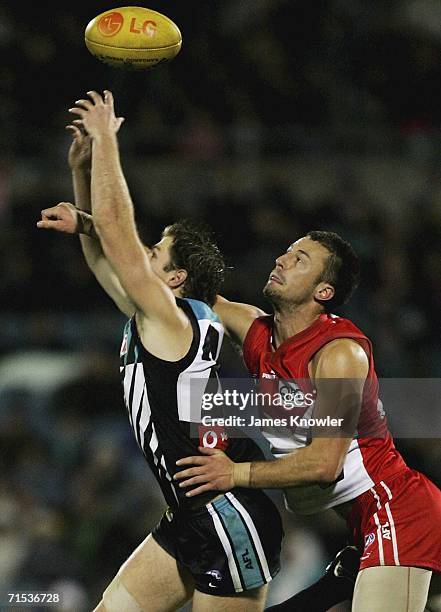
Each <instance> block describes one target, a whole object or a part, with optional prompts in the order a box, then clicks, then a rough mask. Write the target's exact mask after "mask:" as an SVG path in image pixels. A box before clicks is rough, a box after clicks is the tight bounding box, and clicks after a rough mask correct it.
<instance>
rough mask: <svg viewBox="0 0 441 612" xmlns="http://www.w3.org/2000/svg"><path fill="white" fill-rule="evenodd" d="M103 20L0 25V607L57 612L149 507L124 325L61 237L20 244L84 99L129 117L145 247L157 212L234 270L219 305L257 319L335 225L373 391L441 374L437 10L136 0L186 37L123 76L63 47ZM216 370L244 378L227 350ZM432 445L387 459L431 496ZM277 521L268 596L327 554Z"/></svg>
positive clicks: (44, 8)
mask: <svg viewBox="0 0 441 612" xmlns="http://www.w3.org/2000/svg"><path fill="white" fill-rule="evenodd" d="M113 6H115V4H112V3H110V4H109V3H107V2H87V3H86V2H75V3H70V4H69V3H58V5H56V6H53V7H51V8H48V5H46V4H41V3H31V2H21V3H19V4H14V5H13V4H12V2H10V1H9V2H6V3H2V5H1V7H0V51H1V58H2V61H1V65H0V130H1V132H0V133H1V140H0V220H1V227H2V231H1V234H0V252H1V258H0V262H1V263H0V266H1V285H2V287H1V309H0V317H1V325H0V334H1V343H0V347H1V359H0V399H1V405H0V447H1V455H0V457H1V458H0V462H1V463H0V466H1V470H0V590H2V591H3V590H8V591H12V590H48V589H52V590H54V589H57V590H60V589H62V590H63V592H64V594H65V602H66V605H65V608H64V609H65V610H72V611H74V612H81V611H82V610H87V609H90V607H91V605H92V604H93V603H95V602H96V601H97V600H98V598H99V594H100V593H101V590H102V588H103V587H104V586H105V584H106V583H107V582H108V580H109V579H110V578H111V577H112V576H113V574H114V573H115V571H116V570H117V568H118V567H119V565H120V563H121V561H122V560H123V559H124V558H125V557H126V556H127V555H128V553H129V552H130V551H131V550H132V549H133V548H134V547H135V546H136V545H137V544H138V542H139V541H140V540H141V539H142V538H143V537H144V535H145V534H146V533H147V532H148V530H149V529H150V528H151V527H152V526H153V525H154V523H155V522H156V520H157V519H158V517H159V516H160V514H161V510H162V507H163V503H162V500H161V496H160V494H159V493H158V489H157V487H156V485H155V483H154V482H153V480H152V477H151V475H150V474H149V472H148V469H147V466H146V465H144V462H143V460H142V458H141V456H140V454H139V452H138V450H137V448H136V447H135V444H134V442H133V441H132V438H131V434H130V430H129V427H128V424H127V422H126V417H125V414H124V409H123V406H122V399H121V394H120V388H119V380H118V373H117V371H118V362H117V352H118V347H119V343H120V333H121V330H122V325H123V322H124V321H123V319H122V318H121V317H120V316H119V315H118V313H116V311H115V309H114V307H113V305H112V304H111V302H110V301H109V299H108V298H106V296H105V295H104V294H103V293H102V292H101V290H100V289H99V288H98V287H97V285H96V283H95V281H94V279H93V278H92V276H91V274H90V273H89V272H88V270H87V268H86V266H85V264H84V263H83V261H82V256H81V251H80V248H79V244H78V241H77V239H76V238H71V237H67V236H61V235H55V234H48V233H43V232H41V231H37V229H36V227H35V223H36V221H37V219H38V218H39V212H40V210H41V209H42V208H45V207H48V206H50V205H53V204H55V203H57V202H58V201H61V200H69V199H71V198H72V190H71V184H70V173H69V169H68V167H67V163H66V156H67V150H68V146H69V137H68V135H67V134H66V133H65V131H64V129H63V128H64V125H66V123H68V122H69V115H68V113H67V112H66V109H67V108H69V107H70V106H72V102H73V101H74V100H76V99H77V98H78V97H81V96H83V95H84V93H85V92H86V91H87V90H89V89H91V88H95V89H98V90H102V89H103V88H105V87H107V88H110V89H112V90H113V92H114V94H115V97H116V108H117V112H118V113H119V114H122V115H124V116H126V118H127V120H126V123H125V125H124V127H123V129H122V132H121V149H122V156H123V163H124V168H125V171H126V175H127V178H128V181H129V184H130V187H131V191H132V196H133V199H134V202H135V205H136V211H137V216H138V221H139V225H140V228H141V230H142V232H143V235H144V237H145V239H146V240H147V241H149V240H152V241H153V240H156V239H157V237H158V235H159V232H160V230H161V228H162V227H163V226H164V225H165V224H166V223H168V222H170V221H172V220H175V219H177V218H182V217H190V218H196V219H203V220H205V221H207V222H208V223H209V224H210V225H211V226H212V227H213V229H214V230H215V231H216V234H217V236H218V239H219V242H220V245H221V246H222V248H223V250H224V251H225V253H226V255H227V257H228V261H229V265H231V266H232V267H233V268H234V270H232V272H231V274H230V275H229V278H228V281H227V286H226V288H225V291H224V293H225V295H226V296H228V297H231V298H236V299H238V300H245V301H250V302H254V303H258V304H259V305H261V306H264V302H263V301H262V298H261V288H262V286H263V283H264V280H265V278H266V276H267V273H268V271H269V270H270V269H271V266H272V264H273V260H274V258H275V257H276V256H277V255H278V254H280V253H281V252H282V251H283V250H284V249H285V248H286V246H287V245H288V244H289V243H290V242H291V241H292V240H293V239H295V238H296V237H297V236H300V235H302V234H303V233H304V232H305V231H307V230H308V229H318V228H323V229H332V230H336V231H338V232H339V233H340V234H341V235H342V236H344V237H345V238H348V239H349V240H351V241H352V243H353V244H354V246H355V247H356V249H357V250H358V252H359V254H360V255H361V258H362V262H363V281H362V284H361V287H360V289H359V290H358V292H357V294H356V296H355V297H354V299H353V301H352V303H351V306H350V307H349V308H347V309H346V310H345V311H344V312H345V313H346V314H348V315H349V316H351V317H352V318H353V319H354V321H355V322H356V323H357V324H358V325H359V326H360V327H362V329H364V330H365V331H366V332H367V333H368V335H370V337H371V338H372V339H373V341H374V347H375V353H376V362H377V368H378V372H379V374H380V375H381V376H386V377H438V376H440V374H441V342H440V326H439V310H440V306H441V175H440V161H441V159H440V158H441V155H440V121H441V88H440V86H439V84H440V82H441V5H440V3H439V2H437V1H436V0H402V1H398V0H384V1H381V0H316V1H315V2H311V3H305V2H293V1H292V0H240V1H239V0H223V2H218V1H214V0H212V1H210V2H203V1H194V0H186V1H185V2H178V1H173V2H162V3H161V2H158V1H156V0H152V1H151V2H149V3H148V6H149V7H150V8H153V9H157V10H160V11H162V12H164V13H166V14H167V15H169V16H170V17H171V18H173V19H174V20H175V21H176V22H177V23H178V25H179V26H180V27H181V30H182V32H183V40H184V43H183V49H182V51H181V54H180V55H179V56H178V57H177V58H176V60H175V61H174V62H173V63H171V64H170V65H167V66H162V67H161V68H160V69H159V70H158V71H157V72H152V73H140V74H132V73H127V72H119V71H115V70H113V69H111V68H107V67H105V66H104V65H102V64H100V63H99V62H98V61H97V60H95V59H94V58H93V57H92V56H91V55H89V53H88V52H87V50H86V49H85V47H84V45H83V42H82V41H83V29H84V27H85V25H86V24H87V22H88V21H89V20H90V19H91V18H92V17H94V16H95V15H96V14H98V13H100V12H102V11H104V10H107V9H109V8H112V7H113ZM223 367H224V373H225V374H228V375H230V376H232V375H234V374H235V373H237V372H238V371H239V370H240V368H241V365H240V362H239V360H238V359H237V358H236V357H235V356H234V354H233V353H232V352H231V351H230V350H228V349H227V350H226V351H225V355H224V358H223ZM386 409H387V406H386ZM405 416H406V415H405V414H403V418H405ZM440 446H441V445H440V443H439V440H433V441H428V440H420V441H418V440H402V441H399V447H400V449H402V450H403V452H404V453H405V457H406V459H407V460H408V462H409V463H410V464H411V465H412V466H413V467H417V468H419V469H422V470H423V471H425V472H426V473H427V474H428V475H430V476H431V477H432V478H433V479H434V480H435V481H437V482H438V484H439V483H440V481H441V448H440ZM276 499H278V500H280V497H279V496H278V495H276ZM284 520H285V525H286V529H287V538H286V541H285V552H284V557H285V558H284V560H285V570H284V572H283V574H282V575H281V576H280V577H279V578H278V579H277V581H275V582H274V585H273V589H272V594H271V598H272V601H273V602H274V601H277V600H280V599H282V598H283V597H284V596H285V595H287V594H289V593H291V592H293V591H294V590H296V589H299V588H301V587H302V586H304V585H305V584H307V583H308V582H310V581H311V580H313V579H314V578H315V577H316V576H317V575H318V574H320V572H321V571H322V570H323V567H324V565H325V564H326V562H327V560H328V559H329V557H330V556H331V554H332V553H333V552H335V551H336V550H337V549H338V548H339V547H340V546H341V545H342V544H343V543H344V541H345V531H344V526H343V525H342V523H341V522H340V521H338V520H337V519H335V518H333V516H332V515H331V514H329V515H328V514H326V515H323V516H322V517H318V518H317V517H314V518H312V519H307V520H305V519H299V518H294V517H290V516H288V515H287V514H286V513H285V514H284Z"/></svg>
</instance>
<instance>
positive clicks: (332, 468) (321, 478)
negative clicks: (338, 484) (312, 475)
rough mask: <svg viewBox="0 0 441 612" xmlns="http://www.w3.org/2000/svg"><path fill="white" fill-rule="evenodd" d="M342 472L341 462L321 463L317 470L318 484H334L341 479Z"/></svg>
mask: <svg viewBox="0 0 441 612" xmlns="http://www.w3.org/2000/svg"><path fill="white" fill-rule="evenodd" d="M341 470H342V468H341V466H340V463H339V462H331V461H327V462H325V463H320V464H319V465H318V466H317V469H316V476H317V483H318V484H321V485H329V484H332V483H333V482H335V481H336V480H337V478H338V477H339V475H340V473H341Z"/></svg>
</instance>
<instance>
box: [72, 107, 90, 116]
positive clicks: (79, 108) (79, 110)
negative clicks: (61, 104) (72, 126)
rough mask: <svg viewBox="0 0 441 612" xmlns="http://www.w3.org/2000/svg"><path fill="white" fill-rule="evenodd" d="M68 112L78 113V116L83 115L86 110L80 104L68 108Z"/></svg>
mask: <svg viewBox="0 0 441 612" xmlns="http://www.w3.org/2000/svg"><path fill="white" fill-rule="evenodd" d="M69 113H72V114H73V115H79V116H80V117H84V116H85V115H86V114H87V110H86V109H84V108H81V107H80V106H73V107H72V108H69Z"/></svg>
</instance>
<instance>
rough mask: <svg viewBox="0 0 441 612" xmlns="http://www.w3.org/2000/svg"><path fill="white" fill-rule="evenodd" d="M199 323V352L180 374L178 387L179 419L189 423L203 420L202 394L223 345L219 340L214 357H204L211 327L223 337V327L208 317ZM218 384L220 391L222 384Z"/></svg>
mask: <svg viewBox="0 0 441 612" xmlns="http://www.w3.org/2000/svg"><path fill="white" fill-rule="evenodd" d="M198 324H199V329H200V332H201V341H200V342H199V347H198V352H197V354H196V356H195V358H194V361H193V362H192V363H191V364H190V365H189V367H188V368H187V369H186V370H184V371H183V372H181V373H180V374H179V377H178V382H177V387H176V394H177V400H178V415H179V420H181V421H186V422H187V423H200V422H201V417H202V415H201V404H202V395H203V393H204V392H205V389H206V385H207V380H208V379H209V378H210V375H211V368H212V367H213V366H215V365H216V361H217V359H218V357H219V353H220V349H221V345H222V342H219V344H218V348H217V354H216V355H215V356H214V359H210V360H207V359H202V352H203V348H204V346H203V341H204V339H205V337H206V335H207V333H208V330H209V328H210V327H214V329H216V330H217V331H218V332H219V335H220V338H222V334H223V327H222V325H221V324H220V323H218V322H217V321H209V320H208V319H199V320H198ZM218 386H219V391H220V384H219V385H218Z"/></svg>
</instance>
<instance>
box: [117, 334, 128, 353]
mask: <svg viewBox="0 0 441 612" xmlns="http://www.w3.org/2000/svg"><path fill="white" fill-rule="evenodd" d="M127 347H128V343H127V334H124V338H123V341H122V344H121V349H120V351H119V356H120V357H122V356H123V355H125V354H126V353H127Z"/></svg>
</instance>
